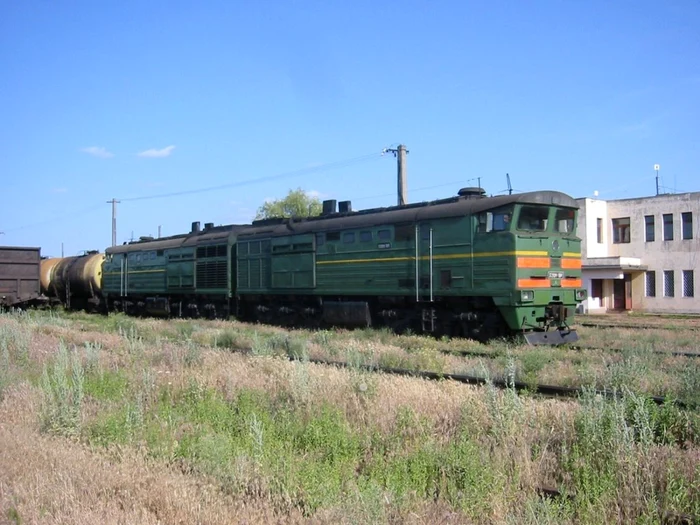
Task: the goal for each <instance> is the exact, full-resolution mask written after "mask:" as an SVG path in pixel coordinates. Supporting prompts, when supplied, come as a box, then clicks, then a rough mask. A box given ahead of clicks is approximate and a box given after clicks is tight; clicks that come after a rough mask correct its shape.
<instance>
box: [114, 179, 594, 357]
mask: <svg viewBox="0 0 700 525" xmlns="http://www.w3.org/2000/svg"><path fill="white" fill-rule="evenodd" d="M339 204H340V207H339V210H336V203H335V201H325V202H324V212H323V214H322V215H321V216H319V217H312V218H305V219H268V220H262V221H255V222H253V223H252V224H250V225H228V226H216V227H215V226H214V225H213V224H206V225H205V227H204V228H203V229H200V228H199V223H193V227H192V230H191V231H190V232H189V233H187V234H183V235H177V236H173V237H168V238H162V239H151V238H142V239H140V240H139V241H136V242H132V243H128V244H124V245H122V246H116V247H112V248H109V249H107V250H106V258H105V262H104V265H103V282H102V294H103V300H104V301H105V305H106V307H107V308H109V309H115V310H122V311H126V312H128V313H145V314H150V315H174V316H207V317H222V316H223V317H227V316H229V315H235V316H236V317H238V318H240V319H243V320H251V321H260V322H270V323H281V324H286V325H290V326H302V325H303V326H319V325H334V326H388V327H390V328H392V329H393V330H396V331H399V332H401V331H405V330H411V331H414V332H427V333H433V334H446V335H458V336H466V337H470V338H477V339H482V340H483V339H489V338H493V337H498V336H506V335H513V334H516V333H521V334H523V335H524V337H525V338H526V339H527V340H528V341H529V342H531V343H533V344H559V343H562V342H572V341H575V340H576V339H577V336H576V333H575V331H572V330H570V329H569V327H568V325H569V324H570V323H571V320H572V317H573V314H574V311H575V308H576V305H577V304H578V303H579V302H580V301H582V300H583V299H585V293H586V292H585V289H583V287H582V282H581V241H580V239H579V238H577V237H576V232H575V225H576V213H577V208H578V206H577V204H576V201H575V200H574V199H572V198H571V197H569V196H568V195H565V194H563V193H559V192H554V191H539V192H530V193H521V194H516V195H504V196H496V197H486V196H485V195H484V192H483V190H481V189H480V188H464V189H463V190H460V192H459V195H458V196H456V197H453V198H448V199H443V200H438V201H432V202H424V203H419V204H410V205H406V206H395V207H389V208H380V209H372V210H362V211H357V212H355V211H352V210H351V208H350V203H349V202H347V201H346V202H341V203H339Z"/></svg>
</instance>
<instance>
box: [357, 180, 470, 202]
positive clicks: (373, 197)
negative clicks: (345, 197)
mask: <svg viewBox="0 0 700 525" xmlns="http://www.w3.org/2000/svg"><path fill="white" fill-rule="evenodd" d="M475 180H478V179H477V178H476V177H474V178H473V179H467V180H464V179H459V180H455V181H452V182H444V183H442V184H435V185H433V186H423V187H421V188H414V189H413V190H411V191H412V192H416V191H424V190H432V189H435V188H442V187H444V186H452V185H453V184H463V183H465V182H472V181H475ZM394 195H396V194H395V193H383V194H381V195H369V196H365V197H359V198H356V199H352V200H353V201H362V200H367V199H377V198H379V197H392V196H394Z"/></svg>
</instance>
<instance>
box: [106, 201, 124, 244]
mask: <svg viewBox="0 0 700 525" xmlns="http://www.w3.org/2000/svg"><path fill="white" fill-rule="evenodd" d="M110 202H111V203H112V246H116V245H117V204H118V203H120V202H121V201H118V200H117V199H112V200H111V201H107V204H109V203H110Z"/></svg>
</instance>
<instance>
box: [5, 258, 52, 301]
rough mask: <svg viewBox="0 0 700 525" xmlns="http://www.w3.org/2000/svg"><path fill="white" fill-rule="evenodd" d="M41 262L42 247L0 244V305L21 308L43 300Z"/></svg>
mask: <svg viewBox="0 0 700 525" xmlns="http://www.w3.org/2000/svg"><path fill="white" fill-rule="evenodd" d="M40 262H41V248H25V247H19V246H0V307H6V308H21V307H24V306H33V305H36V304H40V303H41V302H43V300H44V299H45V298H44V297H42V295H41V288H40V286H39V265H40Z"/></svg>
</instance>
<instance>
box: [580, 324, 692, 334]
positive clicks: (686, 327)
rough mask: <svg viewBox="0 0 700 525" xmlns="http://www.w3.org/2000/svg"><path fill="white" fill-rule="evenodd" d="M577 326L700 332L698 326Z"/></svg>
mask: <svg viewBox="0 0 700 525" xmlns="http://www.w3.org/2000/svg"><path fill="white" fill-rule="evenodd" d="M576 326H583V327H586V328H602V329H608V328H623V329H628V330H654V329H657V330H689V331H691V332H697V331H700V327H698V326H663V325H642V324H609V323H589V322H584V323H576Z"/></svg>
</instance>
